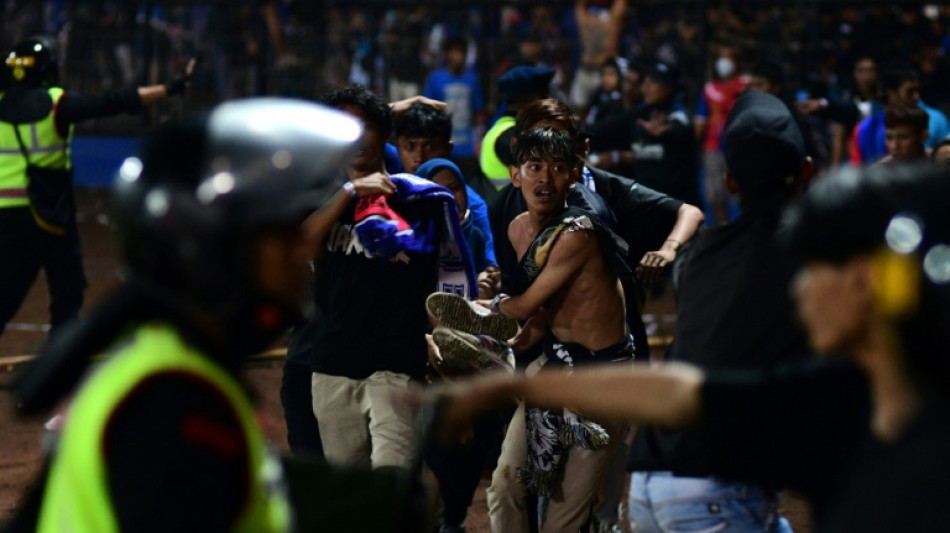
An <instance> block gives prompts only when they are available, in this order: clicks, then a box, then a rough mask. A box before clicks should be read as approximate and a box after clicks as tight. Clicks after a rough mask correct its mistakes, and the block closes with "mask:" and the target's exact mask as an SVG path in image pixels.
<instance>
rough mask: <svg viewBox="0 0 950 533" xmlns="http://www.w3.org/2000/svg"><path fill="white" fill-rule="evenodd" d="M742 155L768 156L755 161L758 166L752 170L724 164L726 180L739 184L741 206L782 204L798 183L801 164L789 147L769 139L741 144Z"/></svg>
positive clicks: (801, 159)
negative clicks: (728, 177)
mask: <svg viewBox="0 0 950 533" xmlns="http://www.w3.org/2000/svg"><path fill="white" fill-rule="evenodd" d="M742 150H743V151H742V153H739V154H737V155H735V156H733V157H737V158H738V157H743V154H768V158H767V159H762V158H759V162H760V164H758V165H754V166H747V165H739V164H731V165H730V161H729V160H728V159H727V160H726V168H727V169H728V171H729V174H730V176H732V178H733V179H734V180H735V182H736V183H738V184H739V195H740V196H741V199H742V204H743V205H744V206H746V207H749V206H750V205H752V204H763V205H764V204H765V203H766V202H773V201H778V202H783V201H785V200H788V199H789V198H791V196H792V195H793V194H795V193H796V191H797V190H798V184H799V183H800V182H801V179H802V176H801V173H802V165H804V163H805V160H804V158H803V157H802V155H801V153H799V152H798V151H797V150H796V149H795V148H794V147H793V146H791V145H789V144H787V143H785V142H782V141H779V140H776V139H771V138H755V139H749V140H747V141H745V142H744V143H743V147H742Z"/></svg>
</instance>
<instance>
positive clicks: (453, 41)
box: [442, 37, 468, 54]
mask: <svg viewBox="0 0 950 533" xmlns="http://www.w3.org/2000/svg"><path fill="white" fill-rule="evenodd" d="M451 50H461V51H462V53H463V54H464V53H466V52H467V51H468V42H466V41H465V39H463V38H462V37H448V38H447V39H445V42H444V43H443V44H442V51H443V52H445V53H449V51H451Z"/></svg>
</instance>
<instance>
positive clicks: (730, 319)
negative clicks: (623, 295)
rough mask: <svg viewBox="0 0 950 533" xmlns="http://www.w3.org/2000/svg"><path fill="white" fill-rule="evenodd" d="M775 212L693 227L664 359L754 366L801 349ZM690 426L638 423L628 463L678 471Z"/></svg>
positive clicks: (798, 354)
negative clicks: (672, 428)
mask: <svg viewBox="0 0 950 533" xmlns="http://www.w3.org/2000/svg"><path fill="white" fill-rule="evenodd" d="M779 219H780V213H779V212H778V209H774V210H772V211H770V212H767V213H762V214H757V213H756V212H754V211H753V212H747V213H745V214H744V215H743V216H742V217H741V218H740V219H739V220H737V221H736V222H734V223H732V224H729V225H726V226H719V227H715V228H710V229H705V230H703V231H701V232H700V234H699V235H697V236H696V238H694V239H693V241H692V242H691V243H690V246H689V248H688V249H686V250H684V253H683V255H681V256H680V258H679V259H680V260H681V261H683V268H682V274H681V275H680V278H679V285H678V291H677V320H676V330H675V333H674V337H673V338H674V341H673V345H672V346H671V348H670V352H669V354H668V358H669V359H670V360H674V361H684V362H689V363H692V364H694V365H697V366H699V367H701V368H703V369H705V370H711V369H754V368H763V367H770V366H774V365H776V364H779V363H783V362H786V361H790V360H794V359H801V358H803V357H805V355H806V354H808V345H807V340H806V336H805V333H804V331H803V330H802V328H801V326H800V325H799V323H798V320H797V317H796V314H795V305H794V303H793V302H792V301H791V297H790V295H789V286H790V284H791V281H792V276H793V275H794V273H795V266H794V265H793V264H792V263H791V262H789V261H787V260H786V258H785V257H784V256H783V254H782V253H781V251H780V250H779V249H778V245H777V243H776V239H775V232H776V230H777V228H778V222H779ZM695 437H696V436H695V435H694V434H692V433H691V432H690V431H683V432H673V431H666V430H663V429H660V428H655V427H651V426H644V427H642V428H641V431H639V432H638V434H637V437H636V439H635V441H634V443H633V446H631V449H630V457H629V462H628V467H629V468H630V469H631V470H674V471H675V470H677V469H678V468H679V467H680V466H681V464H683V463H686V462H688V461H690V458H689V457H684V456H682V455H681V453H680V450H683V449H685V450H689V449H692V447H691V446H689V445H684V446H680V445H679V441H680V440H689V439H694V438H695Z"/></svg>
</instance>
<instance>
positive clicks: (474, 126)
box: [422, 37, 485, 169]
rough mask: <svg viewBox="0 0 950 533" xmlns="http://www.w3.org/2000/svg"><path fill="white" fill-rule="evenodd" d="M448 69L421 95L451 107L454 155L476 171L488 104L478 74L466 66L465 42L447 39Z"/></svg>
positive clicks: (436, 73) (440, 71)
mask: <svg viewBox="0 0 950 533" xmlns="http://www.w3.org/2000/svg"><path fill="white" fill-rule="evenodd" d="M443 49H444V50H445V66H444V67H442V68H440V69H438V70H436V71H434V72H433V73H432V74H430V75H429V78H428V79H427V80H426V84H425V88H424V89H423V90H422V94H423V95H424V96H427V97H429V98H432V99H435V100H439V101H442V102H445V103H446V104H448V106H449V107H448V111H449V114H450V115H451V116H452V143H454V145H455V149H454V150H453V152H452V155H453V157H455V158H456V159H457V160H458V162H459V163H460V167H462V168H464V169H473V166H474V159H475V154H476V150H475V146H476V145H477V144H478V143H479V142H480V141H481V132H482V131H483V129H484V127H485V103H484V100H483V97H482V87H481V84H480V83H479V81H478V74H477V73H476V72H475V70H474V69H471V68H468V67H467V66H466V56H467V51H468V43H467V42H466V41H465V39H462V38H459V37H453V38H449V39H446V41H445V45H444V47H443Z"/></svg>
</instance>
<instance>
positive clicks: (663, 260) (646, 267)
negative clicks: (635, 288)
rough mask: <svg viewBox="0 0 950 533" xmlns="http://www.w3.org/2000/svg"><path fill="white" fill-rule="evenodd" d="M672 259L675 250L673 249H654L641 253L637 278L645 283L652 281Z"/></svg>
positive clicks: (674, 255)
mask: <svg viewBox="0 0 950 533" xmlns="http://www.w3.org/2000/svg"><path fill="white" fill-rule="evenodd" d="M674 259H676V252H675V251H673V250H656V251H653V252H647V253H645V254H643V259H640V264H639V265H637V269H636V274H637V278H638V279H639V280H640V281H643V282H646V283H653V282H654V281H656V279H657V278H658V277H660V274H662V273H663V270H664V269H665V268H666V267H667V266H669V265H670V264H672V263H673V260H674Z"/></svg>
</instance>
